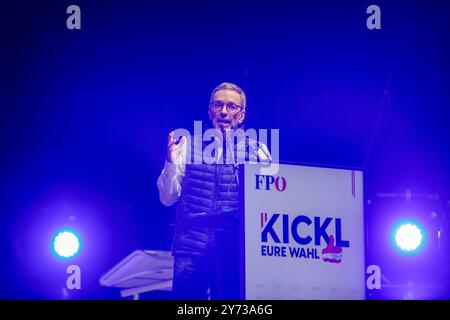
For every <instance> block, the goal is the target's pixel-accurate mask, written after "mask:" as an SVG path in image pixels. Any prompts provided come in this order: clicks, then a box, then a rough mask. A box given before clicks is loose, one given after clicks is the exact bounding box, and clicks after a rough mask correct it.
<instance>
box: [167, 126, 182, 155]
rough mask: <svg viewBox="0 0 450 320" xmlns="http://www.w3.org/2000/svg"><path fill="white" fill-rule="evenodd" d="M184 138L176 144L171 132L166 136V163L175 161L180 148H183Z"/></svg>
mask: <svg viewBox="0 0 450 320" xmlns="http://www.w3.org/2000/svg"><path fill="white" fill-rule="evenodd" d="M185 141H186V138H185V137H181V139H180V140H179V141H178V143H177V142H176V141H175V139H174V138H173V131H172V132H170V133H169V135H168V136H167V161H169V162H172V163H174V162H175V161H177V159H178V157H179V156H180V153H181V148H182V147H183V144H184V142H185Z"/></svg>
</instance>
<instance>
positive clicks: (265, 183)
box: [255, 174, 287, 192]
mask: <svg viewBox="0 0 450 320" xmlns="http://www.w3.org/2000/svg"><path fill="white" fill-rule="evenodd" d="M255 178H256V187H255V189H256V190H269V191H270V190H272V188H273V187H274V188H275V190H277V191H279V192H283V191H284V190H286V186H287V183H286V178H285V177H282V176H277V177H274V176H265V175H262V174H255Z"/></svg>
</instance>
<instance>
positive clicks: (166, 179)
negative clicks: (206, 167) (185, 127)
mask: <svg viewBox="0 0 450 320" xmlns="http://www.w3.org/2000/svg"><path fill="white" fill-rule="evenodd" d="M185 173H186V144H184V146H183V148H182V149H181V153H180V156H179V157H178V159H177V161H175V162H174V163H172V162H169V161H167V160H166V162H165V164H164V169H163V170H162V172H161V175H160V176H159V178H158V181H157V185H158V190H159V200H160V201H161V203H162V204H163V205H165V206H171V205H173V204H175V203H176V202H177V201H178V199H179V198H180V195H181V184H182V183H183V178H184V175H185Z"/></svg>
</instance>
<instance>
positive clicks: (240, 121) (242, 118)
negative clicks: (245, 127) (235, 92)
mask: <svg viewBox="0 0 450 320" xmlns="http://www.w3.org/2000/svg"><path fill="white" fill-rule="evenodd" d="M244 119H245V110H242V112H241V115H240V117H239V124H241V123H242V122H244Z"/></svg>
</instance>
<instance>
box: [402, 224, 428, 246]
mask: <svg viewBox="0 0 450 320" xmlns="http://www.w3.org/2000/svg"><path fill="white" fill-rule="evenodd" d="M422 239H423V235H422V231H421V230H420V228H419V227H418V226H417V225H415V224H411V223H407V224H402V225H401V226H400V227H399V228H398V229H397V231H396V232H395V242H396V244H397V246H398V247H399V248H400V249H401V250H403V251H407V252H412V251H414V250H416V249H417V248H418V247H419V246H420V244H421V243H422Z"/></svg>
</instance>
